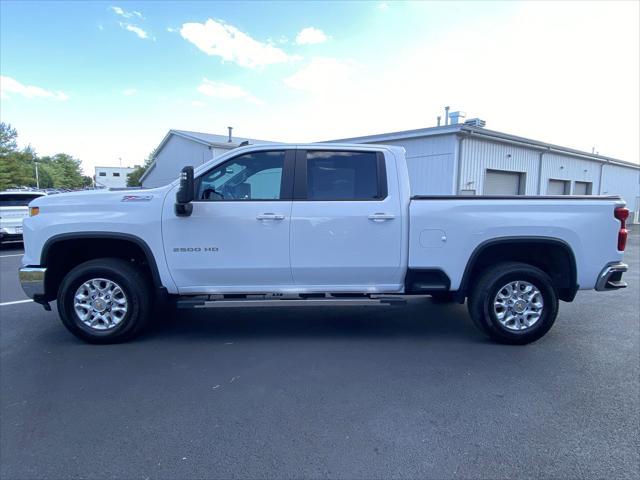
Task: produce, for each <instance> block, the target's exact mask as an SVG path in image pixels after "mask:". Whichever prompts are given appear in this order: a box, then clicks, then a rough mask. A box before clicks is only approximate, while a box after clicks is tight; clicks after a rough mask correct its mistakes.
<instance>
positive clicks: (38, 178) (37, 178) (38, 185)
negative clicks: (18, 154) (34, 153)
mask: <svg viewBox="0 0 640 480" xmlns="http://www.w3.org/2000/svg"><path fill="white" fill-rule="evenodd" d="M34 163H35V164H36V188H37V189H40V176H39V175H38V162H34Z"/></svg>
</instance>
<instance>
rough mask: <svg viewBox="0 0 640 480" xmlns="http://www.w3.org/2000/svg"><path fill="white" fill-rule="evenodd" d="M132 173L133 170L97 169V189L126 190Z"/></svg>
mask: <svg viewBox="0 0 640 480" xmlns="http://www.w3.org/2000/svg"><path fill="white" fill-rule="evenodd" d="M131 172H133V168H127V167H96V174H95V184H96V187H106V188H124V187H126V186H127V177H128V176H129V174H130V173H131Z"/></svg>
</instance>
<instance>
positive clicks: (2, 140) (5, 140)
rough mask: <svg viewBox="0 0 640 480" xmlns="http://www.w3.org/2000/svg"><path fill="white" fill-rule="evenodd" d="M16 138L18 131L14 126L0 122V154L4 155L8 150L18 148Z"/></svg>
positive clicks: (13, 150) (12, 150)
mask: <svg viewBox="0 0 640 480" xmlns="http://www.w3.org/2000/svg"><path fill="white" fill-rule="evenodd" d="M17 138H18V132H17V131H16V129H15V128H12V127H11V125H10V124H8V123H4V122H1V123H0V155H6V154H8V153H10V152H15V151H16V150H18V144H17V143H16V139H17Z"/></svg>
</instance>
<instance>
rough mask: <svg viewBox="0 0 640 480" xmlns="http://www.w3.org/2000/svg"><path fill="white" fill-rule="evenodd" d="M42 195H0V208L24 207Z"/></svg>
mask: <svg viewBox="0 0 640 480" xmlns="http://www.w3.org/2000/svg"><path fill="white" fill-rule="evenodd" d="M41 196H42V195H35V194H34V195H18V194H15V193H2V194H0V207H26V206H27V205H29V202H30V201H31V200H34V199H36V198H38V197H41Z"/></svg>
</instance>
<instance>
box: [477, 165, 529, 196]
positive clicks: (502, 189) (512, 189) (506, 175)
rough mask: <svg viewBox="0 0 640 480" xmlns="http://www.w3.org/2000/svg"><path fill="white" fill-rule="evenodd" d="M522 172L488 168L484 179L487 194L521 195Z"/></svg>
mask: <svg viewBox="0 0 640 480" xmlns="http://www.w3.org/2000/svg"><path fill="white" fill-rule="evenodd" d="M522 175H523V174H522V173H518V172H503V171H500V170H487V174H486V176H485V180H484V194H485V195H521V192H520V190H521V187H520V184H521V183H522V182H521V180H522Z"/></svg>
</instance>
